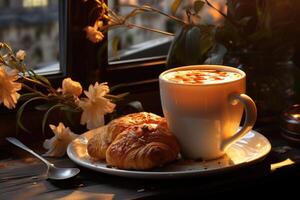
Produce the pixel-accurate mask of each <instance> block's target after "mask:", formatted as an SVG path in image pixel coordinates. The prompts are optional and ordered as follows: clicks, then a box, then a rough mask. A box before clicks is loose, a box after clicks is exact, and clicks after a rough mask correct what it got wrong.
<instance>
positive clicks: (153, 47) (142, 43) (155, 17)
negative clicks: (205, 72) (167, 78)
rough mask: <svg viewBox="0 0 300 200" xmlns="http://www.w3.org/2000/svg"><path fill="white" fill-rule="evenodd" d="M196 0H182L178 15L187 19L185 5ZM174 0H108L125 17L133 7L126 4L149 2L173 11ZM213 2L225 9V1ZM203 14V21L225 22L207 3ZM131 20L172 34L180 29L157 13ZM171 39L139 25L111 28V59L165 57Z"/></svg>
mask: <svg viewBox="0 0 300 200" xmlns="http://www.w3.org/2000/svg"><path fill="white" fill-rule="evenodd" d="M194 1H195V0H186V1H182V2H183V3H182V4H181V7H179V8H178V10H177V12H176V16H177V17H178V18H181V19H184V20H187V19H186V15H185V9H184V7H186V6H188V5H193V2H194ZM172 2H174V0H108V5H109V7H110V8H111V9H113V10H114V11H116V12H117V13H119V14H120V15H122V16H124V15H126V14H128V13H129V12H130V11H131V10H132V8H130V7H127V6H123V5H126V4H131V5H143V4H146V3H148V4H149V5H151V6H153V7H155V8H157V9H159V10H162V11H164V12H166V13H171V9H170V8H171V4H172ZM210 2H211V3H213V5H214V6H215V7H216V8H218V9H220V10H222V11H223V12H226V6H225V2H226V1H225V0H210ZM200 15H201V20H202V21H203V23H219V22H220V21H222V19H221V18H222V17H221V16H220V15H219V14H218V13H217V12H216V11H214V10H213V9H210V8H209V7H207V6H205V7H204V9H203V10H202V13H200ZM130 22H132V23H134V24H138V25H142V26H145V27H149V28H154V29H158V30H161V31H167V32H170V33H175V32H176V30H178V28H179V24H178V23H176V22H174V21H173V20H170V19H169V18H167V17H165V16H162V15H159V14H157V13H154V14H153V13H142V14H138V15H136V16H135V17H133V18H132V20H131V21H130ZM200 23H201V22H200ZM172 39H173V36H167V35H164V34H160V33H155V32H151V31H148V30H143V29H139V28H132V29H129V28H119V29H113V30H110V31H109V32H108V42H109V45H108V56H109V61H116V60H128V59H139V58H146V57H157V56H165V55H166V54H167V52H168V49H169V46H170V44H171V42H172ZM116 50H118V51H116Z"/></svg>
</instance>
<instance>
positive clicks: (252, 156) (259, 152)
mask: <svg viewBox="0 0 300 200" xmlns="http://www.w3.org/2000/svg"><path fill="white" fill-rule="evenodd" d="M93 135H94V132H92V131H89V132H87V133H84V134H82V135H81V136H79V137H78V138H76V139H75V140H73V142H71V143H70V144H69V146H68V149H67V154H68V156H69V158H70V159H71V160H72V161H74V162H75V163H76V164H78V165H80V166H82V167H86V168H89V169H91V170H94V171H98V172H102V173H106V174H111V175H116V176H122V177H130V178H149V179H167V178H182V177H195V176H203V175H208V174H215V173H221V172H224V171H226V170H229V169H235V168H238V167H241V166H245V165H249V164H252V163H254V162H257V161H260V160H261V159H263V158H264V157H265V156H266V155H267V154H268V153H269V152H270V150H271V144H270V142H269V141H268V139H267V138H265V137H264V136H263V135H262V134H260V133H258V132H257V131H254V130H251V131H250V132H248V133H247V134H246V135H245V136H244V137H242V138H241V139H240V140H239V141H237V142H236V143H234V144H232V145H231V146H230V147H229V148H228V149H227V151H226V155H225V156H223V157H221V158H219V159H216V160H211V161H191V160H178V161H175V162H173V163H170V164H168V165H166V166H164V167H161V168H156V169H153V170H149V171H137V170H122V169H116V168H111V167H108V166H107V164H106V163H105V162H104V161H102V162H101V161H100V162H99V161H97V162H96V161H93V160H92V159H91V157H90V156H89V154H88V153H87V142H88V140H89V139H90V138H91V137H93Z"/></svg>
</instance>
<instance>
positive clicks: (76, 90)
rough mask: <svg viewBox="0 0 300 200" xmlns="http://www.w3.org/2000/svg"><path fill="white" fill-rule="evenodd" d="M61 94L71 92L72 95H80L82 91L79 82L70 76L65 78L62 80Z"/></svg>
mask: <svg viewBox="0 0 300 200" xmlns="http://www.w3.org/2000/svg"><path fill="white" fill-rule="evenodd" d="M62 92H63V94H72V95H74V96H77V97H78V96H80V95H81V93H82V87H81V84H80V83H79V82H77V81H73V80H72V79H71V78H65V79H64V80H63V82H62Z"/></svg>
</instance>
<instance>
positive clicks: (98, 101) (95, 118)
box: [79, 82, 116, 130]
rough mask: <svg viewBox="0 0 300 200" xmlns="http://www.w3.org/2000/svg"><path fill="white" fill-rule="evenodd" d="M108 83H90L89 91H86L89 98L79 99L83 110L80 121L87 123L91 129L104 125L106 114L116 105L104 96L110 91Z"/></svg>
mask: <svg viewBox="0 0 300 200" xmlns="http://www.w3.org/2000/svg"><path fill="white" fill-rule="evenodd" d="M106 84H107V83H101V84H98V83H97V82H96V83H95V85H94V86H93V85H90V86H89V91H84V93H85V95H86V96H87V98H84V99H83V100H80V101H79V107H81V108H82V110H83V112H82V115H81V120H80V123H81V124H87V128H88V129H89V130H91V129H94V128H97V127H99V126H102V125H104V115H105V114H106V113H111V112H113V111H114V108H115V106H116V105H115V104H113V103H112V102H110V100H108V99H106V98H105V97H104V96H105V95H106V94H107V93H108V92H109V88H108V86H107V85H106Z"/></svg>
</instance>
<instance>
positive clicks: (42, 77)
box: [35, 75, 51, 86]
mask: <svg viewBox="0 0 300 200" xmlns="http://www.w3.org/2000/svg"><path fill="white" fill-rule="evenodd" d="M35 78H36V79H37V80H39V81H41V82H43V83H45V84H47V85H48V86H51V83H50V81H49V80H48V79H47V78H46V77H44V76H40V75H35Z"/></svg>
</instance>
